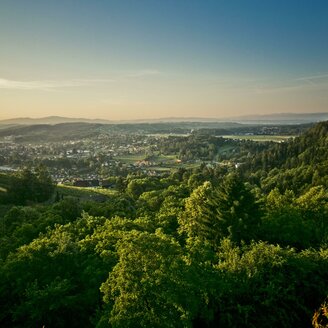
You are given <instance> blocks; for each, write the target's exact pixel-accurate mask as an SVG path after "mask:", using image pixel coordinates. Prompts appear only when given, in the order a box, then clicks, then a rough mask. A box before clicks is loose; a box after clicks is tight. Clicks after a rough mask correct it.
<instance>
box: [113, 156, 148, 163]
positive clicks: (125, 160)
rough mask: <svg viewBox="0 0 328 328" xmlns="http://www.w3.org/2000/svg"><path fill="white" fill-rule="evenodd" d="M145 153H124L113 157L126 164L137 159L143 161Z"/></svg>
mask: <svg viewBox="0 0 328 328" xmlns="http://www.w3.org/2000/svg"><path fill="white" fill-rule="evenodd" d="M145 157H146V155H144V154H143V155H126V156H118V157H115V160H118V161H121V162H123V163H126V164H133V163H135V162H138V161H143V160H144V159H145Z"/></svg>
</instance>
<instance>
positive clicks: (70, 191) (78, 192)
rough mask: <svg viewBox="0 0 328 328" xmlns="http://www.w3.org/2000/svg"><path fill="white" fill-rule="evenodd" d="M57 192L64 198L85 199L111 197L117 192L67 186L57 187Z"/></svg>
mask: <svg viewBox="0 0 328 328" xmlns="http://www.w3.org/2000/svg"><path fill="white" fill-rule="evenodd" d="M57 191H58V192H59V193H60V194H61V195H63V196H72V197H78V198H84V199H92V198H94V197H97V196H100V195H101V196H105V197H106V196H107V197H109V196H111V195H113V194H115V193H117V191H115V190H109V189H102V188H91V187H86V188H85V187H74V186H67V185H57Z"/></svg>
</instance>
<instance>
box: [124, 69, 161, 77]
mask: <svg viewBox="0 0 328 328" xmlns="http://www.w3.org/2000/svg"><path fill="white" fill-rule="evenodd" d="M160 74H162V72H161V71H159V70H156V69H141V70H136V71H129V72H125V74H124V75H125V77H131V78H139V77H147V76H154V75H160Z"/></svg>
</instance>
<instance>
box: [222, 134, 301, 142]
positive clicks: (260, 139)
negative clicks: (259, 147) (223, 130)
mask: <svg viewBox="0 0 328 328" xmlns="http://www.w3.org/2000/svg"><path fill="white" fill-rule="evenodd" d="M222 137H223V138H226V139H237V140H252V141H257V142H268V141H273V142H283V141H286V140H288V139H291V138H295V136H270V135H251V136H248V135H247V136H246V135H240V136H239V135H238V136H237V135H227V136H222Z"/></svg>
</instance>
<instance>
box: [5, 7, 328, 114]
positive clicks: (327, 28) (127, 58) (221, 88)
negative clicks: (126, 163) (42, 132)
mask: <svg viewBox="0 0 328 328" xmlns="http://www.w3.org/2000/svg"><path fill="white" fill-rule="evenodd" d="M327 111H328V1H327V0H306V1H305V0H304V1H303V0H257V1H255V0H247V1H246V0H239V1H238V0H226V1H223V0H221V1H220V0H198V1H193V0H148V1H146V0H133V1H132V0H131V1H127V0H116V1H110V0H75V1H73V0H56V1H55V0H0V119H5V118H11V117H21V116H24V117H25V116H30V117H41V116H48V115H60V116H70V117H88V118H107V119H137V118H159V117H172V116H176V117H178V116H179V117H181V116H185V117H195V116H198V117H227V116H236V115H244V114H258V113H261V114H266V113H274V112H279V113H280V112H327Z"/></svg>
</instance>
